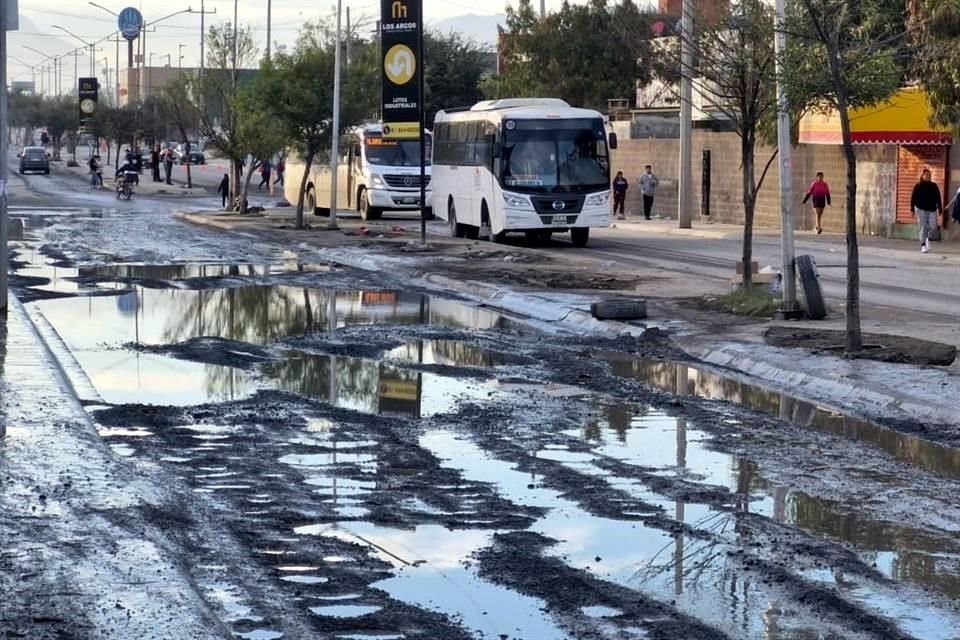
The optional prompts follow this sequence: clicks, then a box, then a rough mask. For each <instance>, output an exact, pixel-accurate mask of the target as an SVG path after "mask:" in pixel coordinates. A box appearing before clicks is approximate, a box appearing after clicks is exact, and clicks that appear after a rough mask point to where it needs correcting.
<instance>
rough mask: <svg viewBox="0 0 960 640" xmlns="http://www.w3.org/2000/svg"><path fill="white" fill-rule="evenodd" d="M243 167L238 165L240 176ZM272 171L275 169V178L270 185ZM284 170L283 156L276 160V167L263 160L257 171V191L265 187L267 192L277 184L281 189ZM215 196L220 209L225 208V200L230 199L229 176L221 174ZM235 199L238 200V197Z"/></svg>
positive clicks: (285, 167) (285, 164)
mask: <svg viewBox="0 0 960 640" xmlns="http://www.w3.org/2000/svg"><path fill="white" fill-rule="evenodd" d="M245 166H246V163H245V162H244V163H241V164H240V172H241V174H242V173H243V171H244V168H245ZM274 169H276V172H277V177H276V179H275V180H274V181H273V183H271V182H270V178H271V177H272V176H273V171H274ZM286 169H287V162H286V159H285V158H284V157H283V156H280V157H279V158H278V159H277V163H276V165H274V164H273V162H271V161H270V160H264V161H263V162H262V163H261V164H260V167H259V168H258V169H257V170H258V171H259V172H260V184H258V185H257V191H260V190H262V189H263V187H264V186H266V187H267V190H270V188H271V187H272V186H275V185H278V184H279V185H280V188H281V189H283V187H284V185H285V182H284V174H285V173H286ZM217 194H218V195H219V196H220V206H221V207H222V208H226V206H227V199H228V198H229V197H230V174H228V173H225V174H223V179H222V180H220V185H219V186H218V187H217ZM237 199H238V200H239V197H238V198H237Z"/></svg>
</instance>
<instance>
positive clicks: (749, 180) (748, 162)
mask: <svg viewBox="0 0 960 640" xmlns="http://www.w3.org/2000/svg"><path fill="white" fill-rule="evenodd" d="M740 159H741V162H742V164H743V255H742V257H741V258H740V259H741V261H742V263H743V288H744V289H749V288H750V287H751V286H753V270H752V269H751V268H750V265H751V263H752V262H753V214H754V212H755V211H756V204H757V193H756V192H757V179H756V175H755V173H754V161H755V159H754V142H753V137H752V136H751V135H750V134H746V135H744V136H742V137H741V138H740Z"/></svg>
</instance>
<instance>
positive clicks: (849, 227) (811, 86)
mask: <svg viewBox="0 0 960 640" xmlns="http://www.w3.org/2000/svg"><path fill="white" fill-rule="evenodd" d="M787 11H788V18H787V21H786V24H785V25H784V29H785V31H786V33H787V38H788V42H789V45H788V50H787V52H786V56H785V61H784V69H785V73H784V80H785V83H786V85H787V89H788V95H789V102H790V105H791V106H792V108H793V109H794V110H799V109H801V108H802V107H804V106H811V107H813V108H819V109H833V110H835V111H836V112H837V114H838V115H839V117H840V129H841V133H842V138H843V152H844V156H845V157H846V164H847V202H846V236H847V299H846V344H845V348H846V351H847V352H855V351H859V350H860V349H861V348H862V347H863V336H862V334H861V331H860V267H859V261H860V258H859V247H858V244H857V156H856V153H855V152H854V148H853V142H852V138H851V135H850V111H851V110H852V109H855V108H857V107H866V106H872V105H876V104H878V103H881V102H883V101H884V100H886V99H888V98H889V97H890V96H891V95H893V93H894V92H896V91H897V89H898V88H899V87H900V86H901V84H902V81H903V77H904V70H905V69H904V65H905V63H906V60H907V54H908V50H907V48H906V44H907V42H906V38H905V35H906V23H905V17H906V16H905V13H904V5H903V2H902V1H900V2H898V1H896V0H790V2H789V5H788V7H787Z"/></svg>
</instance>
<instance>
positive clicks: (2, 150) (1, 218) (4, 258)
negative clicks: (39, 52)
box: [0, 1, 17, 435]
mask: <svg viewBox="0 0 960 640" xmlns="http://www.w3.org/2000/svg"><path fill="white" fill-rule="evenodd" d="M16 6H17V5H16V4H15V3H10V2H5V1H4V2H0V316H2V317H3V318H6V317H7V296H8V294H9V291H8V287H7V284H8V283H7V265H8V264H9V258H8V255H7V243H8V242H9V238H8V237H7V234H8V233H9V229H8V228H7V226H8V225H9V224H10V223H9V219H8V217H7V173H8V172H9V170H10V167H9V166H8V165H9V163H8V162H7V153H8V149H7V134H8V132H9V131H10V123H9V121H8V120H7V25H8V24H10V23H11V22H12V21H13V20H14V19H15V18H16V16H10V15H7V13H8V12H9V11H10V9H11V8H13V7H16ZM0 429H2V430H0V435H5V434H6V425H3V427H0Z"/></svg>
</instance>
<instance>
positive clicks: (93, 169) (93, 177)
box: [87, 156, 97, 189]
mask: <svg viewBox="0 0 960 640" xmlns="http://www.w3.org/2000/svg"><path fill="white" fill-rule="evenodd" d="M87 167H88V168H89V169H90V186H91V187H93V188H94V189H96V188H97V156H90V160H89V161H87Z"/></svg>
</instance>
